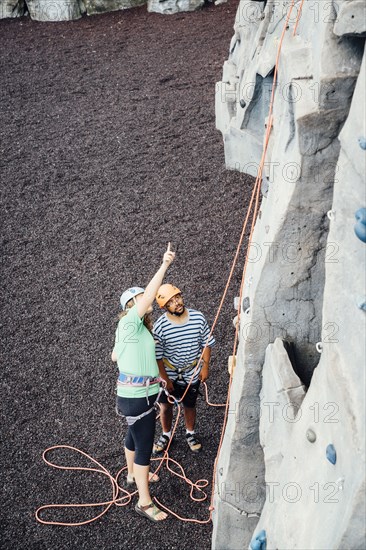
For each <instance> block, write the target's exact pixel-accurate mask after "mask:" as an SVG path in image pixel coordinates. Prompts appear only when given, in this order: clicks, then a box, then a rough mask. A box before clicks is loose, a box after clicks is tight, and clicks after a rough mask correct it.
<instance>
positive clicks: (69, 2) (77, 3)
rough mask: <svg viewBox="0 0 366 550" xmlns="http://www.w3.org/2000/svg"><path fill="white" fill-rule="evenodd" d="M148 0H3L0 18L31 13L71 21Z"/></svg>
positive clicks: (39, 18) (36, 17)
mask: <svg viewBox="0 0 366 550" xmlns="http://www.w3.org/2000/svg"><path fill="white" fill-rule="evenodd" d="M146 2H147V0H1V1H0V19H5V18H8V17H21V16H23V15H25V14H27V13H28V14H29V16H30V17H31V19H34V20H36V21H48V22H51V21H71V20H73V19H79V18H80V17H81V16H82V15H83V14H85V13H86V14H87V15H94V14H96V13H103V12H109V11H116V10H125V9H129V8H135V7H136V6H141V5H142V4H146Z"/></svg>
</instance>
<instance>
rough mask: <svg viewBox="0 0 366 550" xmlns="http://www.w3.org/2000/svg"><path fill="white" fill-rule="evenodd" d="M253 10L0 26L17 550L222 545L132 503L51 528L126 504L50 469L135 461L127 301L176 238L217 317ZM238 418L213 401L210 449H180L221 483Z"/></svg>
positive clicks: (237, 213)
mask: <svg viewBox="0 0 366 550" xmlns="http://www.w3.org/2000/svg"><path fill="white" fill-rule="evenodd" d="M236 7H237V4H236V2H234V1H231V2H229V3H228V4H224V5H221V6H218V7H213V6H210V7H208V8H205V9H204V10H202V11H200V12H197V13H192V14H179V15H176V16H166V17H163V16H159V15H156V14H148V13H147V12H146V9H145V8H141V9H135V10H131V11H125V12H115V13H111V14H107V15H103V16H95V17H90V18H83V19H81V20H79V21H76V22H72V23H53V24H46V23H37V22H34V21H30V20H29V19H25V18H23V19H20V20H14V21H13V20H6V21H1V22H0V55H1V66H0V75H1V81H2V84H1V92H0V93H1V113H0V136H1V145H0V147H1V204H2V217H1V226H2V228H1V235H2V270H1V293H2V299H1V317H0V319H1V321H0V323H1V333H2V387H3V389H2V395H1V405H2V408H3V420H2V452H3V457H2V462H1V464H2V468H3V473H4V476H3V482H2V503H1V515H2V520H1V529H2V535H1V547H2V548H17V549H21V548H26V549H53V550H57V549H69V548H70V549H74V548H85V549H96V548H108V549H121V548H128V547H129V548H149V549H150V548H164V549H168V548H174V549H178V548H184V549H186V548H192V549H196V548H209V547H210V536H211V525H210V524H209V525H205V526H199V525H195V524H188V523H182V522H179V521H178V520H176V519H174V518H170V519H169V521H168V522H167V523H166V524H165V527H164V529H163V528H162V527H157V526H155V525H153V524H150V523H149V522H147V521H146V520H144V519H142V518H139V517H138V516H137V515H136V514H135V513H134V511H133V508H132V506H129V507H128V508H123V509H121V508H118V509H117V508H115V507H114V508H113V509H111V510H110V511H109V512H108V514H107V515H106V516H104V517H103V518H102V519H101V520H99V521H97V522H95V523H93V524H92V525H89V526H86V527H75V528H63V527H50V526H42V525H39V524H38V523H36V521H35V519H34V511H35V509H36V508H37V507H38V506H40V505H41V504H44V503H47V502H70V501H72V502H78V501H80V500H86V501H89V502H90V501H92V502H93V501H94V502H95V501H100V500H103V499H105V500H108V499H109V498H110V497H111V493H110V490H109V485H108V482H107V481H103V480H100V477H98V476H95V477H93V476H92V475H91V474H90V475H83V474H80V475H79V474H74V473H63V472H60V471H57V470H51V469H49V468H48V467H46V466H45V465H44V464H43V462H42V460H41V454H42V451H43V450H44V449H45V448H47V447H49V446H50V445H54V444H70V445H75V446H77V447H79V448H81V449H83V450H84V451H86V452H88V453H91V454H92V455H93V456H94V457H95V458H96V459H98V460H100V461H101V462H102V463H103V464H104V465H105V466H106V467H107V468H108V469H110V471H111V472H112V473H113V474H115V473H116V472H117V471H118V470H119V468H120V467H121V466H122V465H123V456H122V448H123V432H124V429H125V426H124V425H123V424H121V423H120V421H119V420H118V418H117V417H116V416H115V414H114V385H115V378H116V371H115V367H114V366H113V365H112V363H111V361H110V351H111V348H112V345H113V337H114V329H115V318H116V317H115V316H116V313H117V309H118V300H119V295H120V293H121V291H122V290H123V289H124V288H125V287H127V286H129V285H132V284H136V283H137V284H141V285H143V284H145V283H146V282H147V281H148V280H149V277H150V276H151V275H152V274H153V273H154V270H155V269H156V268H157V267H158V266H159V263H160V260H161V257H162V253H163V251H164V247H165V246H166V243H167V241H168V240H172V241H173V242H174V243H179V250H178V256H177V261H176V263H175V264H174V265H173V266H172V269H171V271H170V274H169V279H170V280H171V281H173V282H174V283H176V284H177V285H179V286H180V287H181V288H182V289H183V290H184V294H185V297H186V301H187V303H188V304H189V305H190V306H192V307H196V308H198V309H201V310H202V311H203V312H205V314H206V316H207V318H208V320H209V321H210V322H212V320H213V317H214V313H215V310H216V308H217V306H218V304H219V301H220V297H221V294H222V291H223V289H224V285H225V281H226V278H227V275H228V273H229V264H230V263H231V260H232V258H233V253H234V250H235V247H236V243H237V240H238V236H239V233H240V225H241V223H242V219H243V216H244V212H245V205H246V202H247V197H248V192H249V188H250V183H251V182H250V179H249V178H247V179H245V178H243V176H240V175H239V174H237V173H234V172H226V171H225V168H224V153H223V146H222V137H221V135H220V134H219V133H218V132H217V131H216V130H215V116H214V96H215V82H216V81H218V80H220V78H221V68H222V64H223V62H224V60H225V59H226V57H227V51H228V47H229V43H230V39H231V36H232V34H233V30H232V27H233V23H234V18H235V11H236ZM239 280H240V267H238V269H237V270H236V272H235V277H234V281H233V284H232V286H231V288H230V293H229V296H228V300H227V302H226V305H225V308H224V311H223V314H222V317H221V320H220V323H219V324H218V326H217V330H216V333H215V336H216V340H217V347H216V350H215V353H214V357H213V363H212V374H211V379H210V384H209V386H210V391H211V396H212V399H214V400H215V401H222V400H223V399H224V398H225V391H226V386H227V382H228V375H227V366H226V365H227V356H228V355H229V354H230V350H231V346H232V339H233V327H232V322H231V321H232V317H233V316H234V309H233V298H234V296H235V295H236V294H237V293H238V286H239ZM157 313H158V312H156V315H157ZM221 420H222V411H221V410H218V409H212V408H209V407H207V405H205V404H204V401H203V399H201V401H200V403H199V432H200V434H201V436H202V440H203V444H204V451H203V452H202V453H201V454H200V455H199V456H191V455H189V453H188V452H187V450H186V448H185V443H184V441H182V437H179V438H178V440H177V442H176V443H175V446H174V449H173V456H174V457H175V458H177V459H178V460H181V461H182V463H183V464H184V466H185V468H186V470H187V474H188V475H189V476H190V477H192V479H194V480H196V479H198V478H202V477H205V478H207V479H210V477H211V472H212V464H213V461H214V457H215V454H216V448H217V443H218V438H219V429H220V425H221ZM179 433H180V436H182V434H183V428H182V426H180V428H179ZM162 477H163V481H162V483H161V484H160V485H159V487H156V488H154V494H156V495H157V496H158V497H159V498H160V499H161V500H162V501H163V502H164V503H165V504H166V505H168V506H171V507H172V508H173V509H174V510H175V511H176V512H178V513H180V514H182V515H183V516H186V517H191V518H192V517H194V518H200V519H206V518H207V517H208V509H207V507H208V501H206V502H204V503H201V504H196V503H193V502H192V501H191V500H190V499H189V491H188V489H187V486H186V485H184V484H182V483H180V482H179V481H178V480H177V479H176V478H173V477H172V476H171V475H170V474H169V473H168V472H167V471H165V472H163V473H162ZM87 515H88V514H87V513H86V514H82V513H79V514H78V515H77V518H78V519H81V518H82V517H84V518H85V517H87ZM57 517H59V515H57ZM64 517H65V516H64ZM73 518H74V519H76V516H75V515H73Z"/></svg>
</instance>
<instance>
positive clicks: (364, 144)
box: [358, 136, 366, 151]
mask: <svg viewBox="0 0 366 550" xmlns="http://www.w3.org/2000/svg"><path fill="white" fill-rule="evenodd" d="M358 143H359V144H360V147H361V149H363V150H364V151H365V149H366V138H365V137H364V136H361V137H359V138H358Z"/></svg>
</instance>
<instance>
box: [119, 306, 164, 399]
mask: <svg viewBox="0 0 366 550" xmlns="http://www.w3.org/2000/svg"><path fill="white" fill-rule="evenodd" d="M113 351H114V353H115V354H116V356H117V365H118V370H119V372H122V373H123V374H132V375H134V376H153V377H157V376H159V369H158V365H157V362H156V359H155V342H154V338H153V337H152V335H151V333H150V332H149V331H148V329H147V328H146V327H145V325H144V323H143V319H140V317H139V316H138V314H137V308H136V306H133V307H132V308H131V309H130V310H129V312H128V313H127V315H125V316H124V317H122V319H120V321H119V323H118V326H117V330H116V337H115V343H114V350H113ZM158 391H159V385H158V384H154V385H152V386H150V387H149V390H148V394H147V395H154V394H155V393H157V392H158ZM117 395H119V396H120V397H146V387H136V386H135V387H134V386H121V385H120V384H117Z"/></svg>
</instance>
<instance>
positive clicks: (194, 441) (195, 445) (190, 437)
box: [186, 434, 202, 453]
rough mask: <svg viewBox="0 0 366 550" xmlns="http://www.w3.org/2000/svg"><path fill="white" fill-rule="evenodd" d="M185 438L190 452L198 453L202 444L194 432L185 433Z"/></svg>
mask: <svg viewBox="0 0 366 550" xmlns="http://www.w3.org/2000/svg"><path fill="white" fill-rule="evenodd" d="M186 439H187V443H188V445H189V448H190V449H191V451H192V453H199V452H200V451H201V449H202V445H201V442H200V440H199V439H198V438H197V436H196V434H186Z"/></svg>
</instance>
